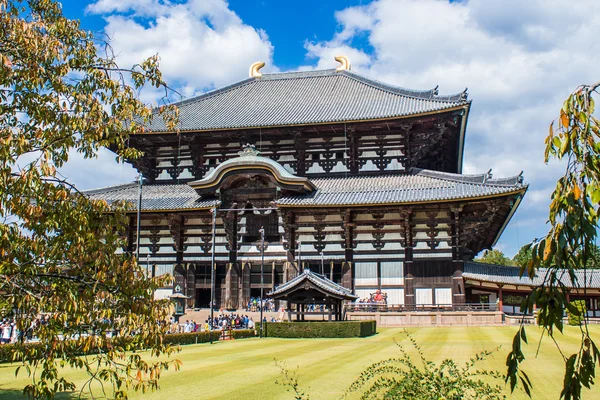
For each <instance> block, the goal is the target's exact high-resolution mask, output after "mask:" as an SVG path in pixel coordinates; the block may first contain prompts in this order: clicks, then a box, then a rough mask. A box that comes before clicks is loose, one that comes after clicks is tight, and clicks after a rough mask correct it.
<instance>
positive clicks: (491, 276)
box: [463, 262, 600, 289]
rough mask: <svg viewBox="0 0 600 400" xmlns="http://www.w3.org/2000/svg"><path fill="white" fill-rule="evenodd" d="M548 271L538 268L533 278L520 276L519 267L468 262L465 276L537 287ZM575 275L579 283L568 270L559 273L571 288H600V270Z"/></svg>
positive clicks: (564, 282)
mask: <svg viewBox="0 0 600 400" xmlns="http://www.w3.org/2000/svg"><path fill="white" fill-rule="evenodd" d="M547 273H548V269H547V268H538V269H537V271H536V274H535V276H534V277H533V279H531V278H529V276H527V275H524V276H520V275H519V268H518V267H510V266H504V265H494V264H484V263H478V262H466V263H465V265H464V270H463V278H465V279H468V280H473V281H478V282H489V283H498V284H504V285H515V286H529V287H535V286H539V285H541V284H542V283H543V281H544V279H545V277H546V274H547ZM575 277H576V278H577V285H574V284H573V282H572V281H571V277H570V276H569V273H568V271H567V270H564V271H561V272H560V273H559V274H558V275H557V278H558V280H559V281H560V282H562V284H564V285H565V287H567V288H569V289H577V288H583V287H584V286H585V287H587V288H588V289H600V270H598V269H586V270H576V271H575Z"/></svg>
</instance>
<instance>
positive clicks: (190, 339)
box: [163, 330, 221, 344]
mask: <svg viewBox="0 0 600 400" xmlns="http://www.w3.org/2000/svg"><path fill="white" fill-rule="evenodd" d="M211 334H212V340H213V342H216V341H217V340H219V338H220V337H221V331H219V330H216V331H212V332H188V333H171V334H168V335H165V338H164V340H163V343H166V344H196V343H208V342H210V336H211Z"/></svg>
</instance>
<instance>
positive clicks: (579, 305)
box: [568, 300, 587, 326]
mask: <svg viewBox="0 0 600 400" xmlns="http://www.w3.org/2000/svg"><path fill="white" fill-rule="evenodd" d="M569 306H570V307H568V308H571V309H573V311H577V312H568V316H569V325H574V326H579V325H581V324H582V323H583V321H584V320H585V314H586V313H587V307H586V306H585V300H573V301H571V304H570V305H569Z"/></svg>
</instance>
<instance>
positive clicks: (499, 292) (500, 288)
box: [498, 285, 504, 311]
mask: <svg viewBox="0 0 600 400" xmlns="http://www.w3.org/2000/svg"><path fill="white" fill-rule="evenodd" d="M503 302H504V299H503V296H502V285H498V311H502V304H503Z"/></svg>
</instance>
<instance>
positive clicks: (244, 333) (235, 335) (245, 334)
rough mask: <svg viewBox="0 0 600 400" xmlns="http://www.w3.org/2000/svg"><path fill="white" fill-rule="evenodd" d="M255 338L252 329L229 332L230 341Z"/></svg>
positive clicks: (254, 332)
mask: <svg viewBox="0 0 600 400" xmlns="http://www.w3.org/2000/svg"><path fill="white" fill-rule="evenodd" d="M254 336H256V331H255V330H254V329H236V330H232V331H231V338H232V339H245V338H249V337H254Z"/></svg>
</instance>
